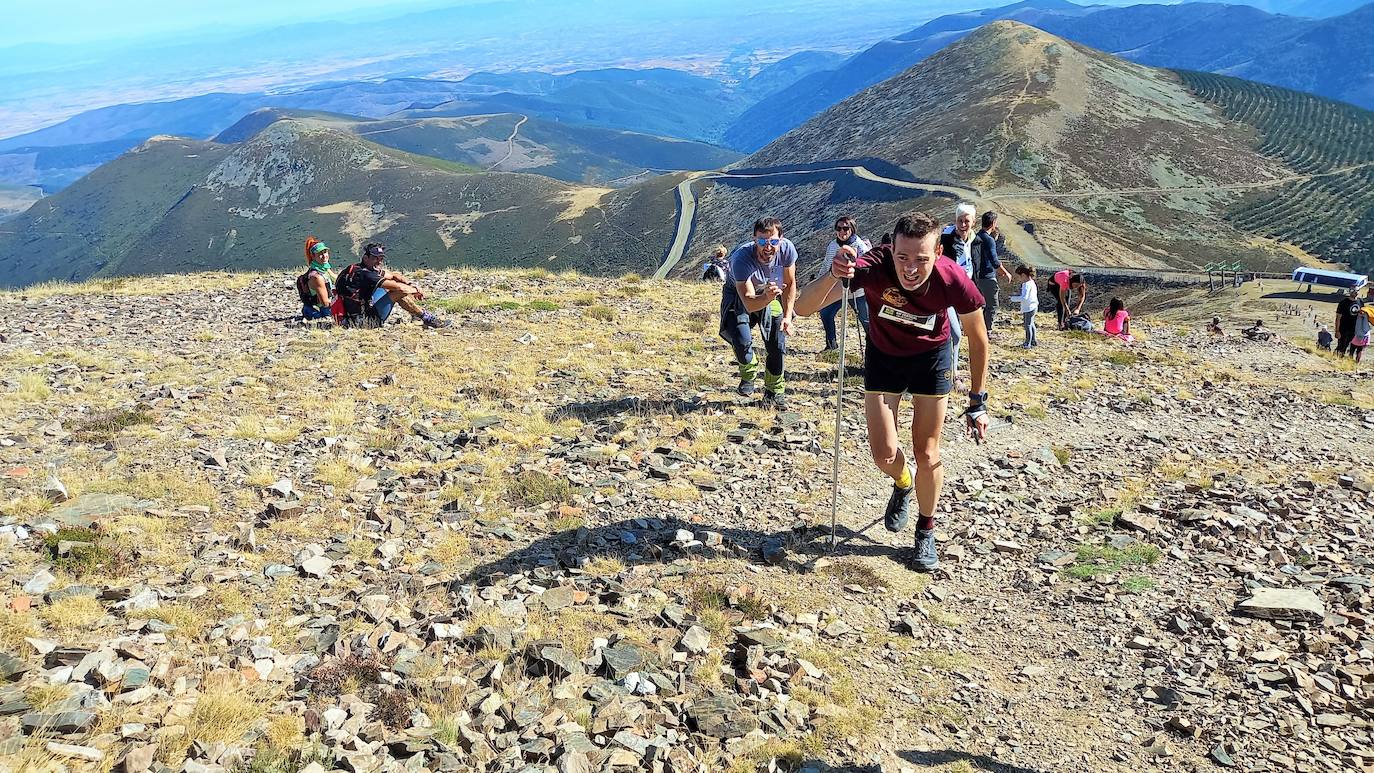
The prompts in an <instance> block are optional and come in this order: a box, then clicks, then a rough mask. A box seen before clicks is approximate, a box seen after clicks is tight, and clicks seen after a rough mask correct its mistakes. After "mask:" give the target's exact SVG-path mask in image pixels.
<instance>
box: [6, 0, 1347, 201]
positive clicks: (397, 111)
mask: <svg viewBox="0 0 1374 773" xmlns="http://www.w3.org/2000/svg"><path fill="white" fill-rule="evenodd" d="M1266 5H1267V6H1268V7H1270V8H1271V9H1272V10H1274V11H1279V12H1283V13H1299V12H1301V13H1304V14H1308V15H1311V16H1319V15H1321V14H1326V13H1335V12H1339V11H1349V8H1348V6H1350V5H1353V3H1351V2H1347V1H1344V0H1342V1H1340V2H1337V1H1336V0H1331V1H1330V2H1324V3H1316V4H1312V3H1296V2H1281V1H1278V0H1276V1H1275V2H1269V3H1266ZM1299 6H1302V7H1301V9H1300V8H1299ZM997 19H1011V20H1016V21H1020V22H1023V23H1026V24H1030V25H1032V26H1035V27H1037V28H1040V29H1044V30H1046V31H1048V32H1051V33H1053V34H1056V35H1059V36H1061V37H1065V38H1067V39H1070V40H1075V41H1078V42H1081V43H1085V44H1087V45H1089V46H1092V47H1094V48H1098V49H1101V50H1104V51H1108V52H1111V53H1115V54H1117V55H1119V56H1122V57H1124V58H1127V59H1131V60H1133V61H1137V62H1141V63H1144V64H1150V65H1155V66H1165V67H1175V68H1182V69H1190V70H1200V71H1210V72H1217V73H1222V74H1228V75H1235V76H1239V77H1244V78H1247V79H1251V80H1258V81H1261V82H1266V83H1273V84H1277V85H1282V86H1286V87H1289V88H1294V89H1298V90H1303V91H1309V92H1312V93H1315V94H1319V95H1324V96H1329V97H1331V98H1334V99H1341V100H1345V101H1349V102H1352V103H1353V104H1357V105H1364V106H1374V43H1370V42H1369V39H1368V38H1367V36H1365V35H1364V32H1363V31H1364V30H1365V29H1368V28H1369V27H1370V22H1371V21H1374V5H1372V6H1366V7H1363V8H1360V9H1357V10H1354V11H1352V12H1349V13H1346V14H1345V15H1343V16H1339V17H1336V18H1326V19H1317V18H1297V17H1295V16H1288V15H1275V14H1272V13H1268V12H1265V11H1262V10H1259V9H1257V8H1255V7H1252V6H1250V5H1222V4H1217V3H1185V4H1181V5H1136V6H1129V7H1124V8H1117V7H1107V6H1100V5H1095V6H1080V5H1076V4H1073V3H1070V2H1067V1H1066V0H1026V1H1025V2H1019V3H1016V4H1014V5H1009V6H1003V7H1000V8H994V9H988V10H983V11H976V12H970V13H961V14H953V15H948V16H943V17H940V18H938V19H935V20H933V21H931V22H929V23H927V24H924V25H922V26H921V27H919V28H917V29H914V30H911V31H909V32H906V33H904V34H901V35H898V36H896V37H895V38H892V39H890V40H885V41H882V42H880V43H878V44H876V45H874V46H872V47H871V48H868V49H867V50H864V51H862V52H860V53H858V54H856V55H854V56H852V57H849V58H847V59H843V60H841V58H840V57H838V56H837V55H835V54H831V53H822V52H802V53H799V54H794V55H792V56H789V57H787V58H785V59H782V60H781V61H778V62H774V63H773V64H771V65H769V66H767V67H765V68H763V69H762V70H761V71H760V72H758V73H757V74H755V75H753V76H752V77H750V78H747V79H745V80H743V81H742V82H740V83H737V84H726V83H724V82H722V81H720V80H716V79H713V78H707V77H703V76H700V75H693V74H690V73H686V72H682V71H680V70H673V69H666V68H650V69H633V70H630V69H618V68H609V69H600V70H588V71H581V72H573V73H568V74H562V75H551V74H547V73H538V72H512V73H475V74H473V75H471V76H468V77H466V78H464V79H462V80H431V79H421V78H396V79H391V80H386V81H381V82H342V83H328V84H321V85H318V86H314V87H310V88H306V89H301V90H297V91H292V92H288V93H280V94H265V93H250V94H205V95H201V96H196V97H190V98H187V99H181V100H174V101H169V102H153V103H144V104H131V105H117V106H113V107H107V108H101V109H98V110H92V111H89V112H86V113H82V114H80V115H78V116H75V117H73V118H71V119H68V120H67V121H64V122H62V123H60V124H57V125H55V126H51V127H48V128H45V129H41V130H38V131H35V132H30V133H27V134H24V135H20V136H17V137H11V138H8V139H3V140H0V185H9V186H37V187H40V188H42V189H43V190H44V191H46V192H48V193H52V192H56V191H58V190H61V189H62V188H63V187H64V186H66V185H69V184H71V182H72V181H74V180H76V179H78V178H80V177H81V175H83V174H86V173H88V172H90V171H91V170H92V169H94V168H95V167H96V166H98V165H99V164H101V163H104V162H106V161H108V160H110V159H112V158H114V157H115V156H117V155H118V154H119V153H122V152H123V151H125V150H128V149H129V148H132V147H134V146H136V145H138V144H140V143H142V142H144V141H145V140H147V139H148V138H149V137H152V136H156V135H163V134H171V135H177V136H187V137H192V138H197V139H204V138H208V137H211V136H213V135H215V134H217V133H218V132H221V131H223V130H224V129H226V128H228V127H229V126H230V125H232V124H233V123H235V122H236V121H238V120H239V119H240V118H241V117H243V116H244V115H246V114H248V113H250V112H252V111H255V110H259V109H262V108H267V107H272V108H281V109H292V110H312V111H326V112H333V113H341V114H346V115H355V116H361V117H366V118H381V117H393V118H407V117H415V118H418V117H427V118H434V117H455V116H463V115H481V114H491V113H520V114H524V115H528V116H530V117H532V118H541V119H545V120H548V121H557V122H561V123H567V124H585V125H589V126H598V127H603V128H612V129H622V130H627V131H633V132H639V133H645V134H652V135H658V136H666V137H674V138H678V139H686V140H694V141H698V142H707V143H712V144H720V145H724V146H726V147H730V148H733V149H736V150H740V151H743V152H752V151H754V150H757V149H759V148H761V147H763V146H764V145H766V144H768V143H769V142H771V141H772V140H774V139H776V138H777V137H780V136H781V135H782V134H784V133H785V132H787V131H788V130H790V129H792V128H794V127H796V126H799V125H801V124H802V123H803V122H805V121H806V120H807V119H809V118H811V117H812V116H814V115H816V114H817V113H819V112H821V111H822V110H825V109H826V108H828V107H830V106H831V105H833V104H835V103H837V102H839V101H841V100H843V99H846V98H848V97H850V96H853V95H854V94H857V93H858V92H860V91H862V90H863V89H865V88H868V87H869V86H872V85H874V84H876V83H879V82H881V81H883V80H885V79H887V78H890V77H892V76H894V75H896V74H898V73H900V72H902V71H904V70H906V69H907V68H909V67H912V66H914V65H915V64H917V63H919V62H920V61H922V60H923V59H925V58H926V57H927V56H929V55H931V54H933V53H934V52H936V51H937V50H939V49H941V48H943V47H945V46H947V45H949V44H950V43H953V42H955V41H957V40H958V39H959V38H961V37H962V36H964V35H966V34H968V33H969V32H970V31H972V30H974V29H976V28H978V27H979V26H981V25H983V24H986V23H988V22H990V21H994V20H997ZM837 60H839V61H837ZM1333 73H1336V74H1339V75H1340V77H1332V74H1333Z"/></svg>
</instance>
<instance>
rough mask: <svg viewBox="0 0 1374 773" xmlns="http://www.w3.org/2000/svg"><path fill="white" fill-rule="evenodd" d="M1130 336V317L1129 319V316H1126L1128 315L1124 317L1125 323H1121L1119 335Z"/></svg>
mask: <svg viewBox="0 0 1374 773" xmlns="http://www.w3.org/2000/svg"><path fill="white" fill-rule="evenodd" d="M1130 334H1131V317H1130V315H1129V314H1128V315H1126V321H1124V322H1122V323H1121V335H1125V336H1128V335H1130Z"/></svg>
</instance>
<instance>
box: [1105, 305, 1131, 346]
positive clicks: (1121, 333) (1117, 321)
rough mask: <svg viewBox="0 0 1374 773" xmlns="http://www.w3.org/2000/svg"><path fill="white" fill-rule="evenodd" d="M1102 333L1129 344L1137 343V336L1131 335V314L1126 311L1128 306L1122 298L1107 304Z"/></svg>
mask: <svg viewBox="0 0 1374 773" xmlns="http://www.w3.org/2000/svg"><path fill="white" fill-rule="evenodd" d="M1101 333H1102V335H1104V336H1108V337H1110V338H1115V339H1117V340H1118V341H1124V342H1125V343H1128V344H1130V343H1135V336H1133V335H1131V313H1130V312H1129V311H1126V304H1125V302H1123V301H1122V300H1121V299H1120V298H1113V299H1112V300H1111V301H1110V302H1109V303H1108V304H1107V311H1106V313H1105V314H1104V315H1103V318H1102V330H1101Z"/></svg>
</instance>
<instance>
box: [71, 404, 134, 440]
mask: <svg viewBox="0 0 1374 773" xmlns="http://www.w3.org/2000/svg"><path fill="white" fill-rule="evenodd" d="M152 423H153V415H152V414H151V413H149V412H148V411H146V410H144V409H142V408H124V409H120V410H114V411H101V412H99V413H94V414H91V415H90V416H83V417H80V418H77V419H74V420H73V421H72V422H71V423H70V424H69V425H68V429H69V430H71V433H72V437H74V438H76V439H77V440H79V441H81V442H83V443H103V442H105V441H107V440H113V439H114V438H115V436H116V435H118V434H119V433H120V432H121V431H123V430H125V429H128V428H129V427H136V426H139V425H147V424H152Z"/></svg>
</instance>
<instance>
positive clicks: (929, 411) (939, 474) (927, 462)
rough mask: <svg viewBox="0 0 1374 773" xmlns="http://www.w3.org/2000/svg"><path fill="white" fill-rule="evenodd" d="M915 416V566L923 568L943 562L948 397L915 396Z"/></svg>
mask: <svg viewBox="0 0 1374 773" xmlns="http://www.w3.org/2000/svg"><path fill="white" fill-rule="evenodd" d="M912 403H913V407H914V409H915V416H914V417H913V419H912V422H911V446H912V450H911V455H912V458H914V459H915V460H916V506H917V507H918V508H920V511H921V512H920V513H919V514H918V515H917V518H916V545H915V547H916V553H915V555H914V556H912V560H911V568H912V569H915V570H917V571H920V572H929V571H933V570H935V569H936V568H938V567H939V566H940V560H939V558H938V556H937V555H936V552H935V508H936V507H937V506H938V505H939V503H940V490H941V489H942V488H944V484H945V467H944V461H943V460H942V459H941V458H940V431H941V430H942V429H943V428H944V424H945V410H946V408H947V406H948V404H949V398H948V397H914V398H912Z"/></svg>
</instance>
